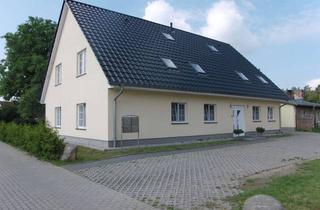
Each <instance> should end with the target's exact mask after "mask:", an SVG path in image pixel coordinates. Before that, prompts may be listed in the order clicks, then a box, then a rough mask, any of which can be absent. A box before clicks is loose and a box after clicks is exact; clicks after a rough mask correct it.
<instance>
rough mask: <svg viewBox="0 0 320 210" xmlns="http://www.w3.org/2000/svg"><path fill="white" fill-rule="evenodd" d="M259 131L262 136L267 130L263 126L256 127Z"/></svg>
mask: <svg viewBox="0 0 320 210" xmlns="http://www.w3.org/2000/svg"><path fill="white" fill-rule="evenodd" d="M256 131H257V133H258V134H259V135H260V136H262V134H263V133H264V132H265V131H266V129H264V128H263V127H257V128H256Z"/></svg>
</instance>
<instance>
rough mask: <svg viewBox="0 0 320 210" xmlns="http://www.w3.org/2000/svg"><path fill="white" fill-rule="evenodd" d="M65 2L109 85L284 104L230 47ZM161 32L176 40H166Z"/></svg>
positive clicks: (272, 87) (280, 93)
mask: <svg viewBox="0 0 320 210" xmlns="http://www.w3.org/2000/svg"><path fill="white" fill-rule="evenodd" d="M67 4H68V5H69V7H70V9H71V11H72V13H73V14H74V16H75V18H76V20H77V22H78V23H79V25H80V27H81V29H82V31H83V33H84V34H85V37H86V38H87V40H88V42H89V44H90V46H91V48H92V49H93V51H94V53H95V55H96V57H97V59H98V61H99V63H100V65H101V67H102V69H103V71H104V73H105V75H106V77H107V79H108V82H109V83H110V85H114V86H118V85H123V86H130V87H143V88H156V89H167V90H178V91H192V92H200V93H212V94H229V95H237V96H248V97H259V98H270V99H277V100H287V96H286V95H285V94H284V93H283V91H281V90H280V89H279V88H278V87H277V86H276V85H275V84H274V83H273V82H272V81H271V80H270V79H269V78H267V77H266V76H265V75H264V74H263V73H262V72H260V71H259V70H258V69H257V68H256V67H255V66H253V65H252V64H251V63H250V62H249V61H248V60H247V59H245V58H244V57H243V56H242V55H241V54H240V53H239V52H238V51H236V50H235V49H234V48H233V47H232V46H231V45H229V44H226V43H223V42H220V41H216V40H213V39H209V38H206V37H203V36H199V35H196V34H192V33H189V32H185V31H182V30H179V29H175V28H173V29H171V28H170V27H169V26H164V25H161V24H157V23H153V22H150V21H146V20H143V19H140V18H136V17H132V16H128V15H124V14H121V13H118V12H113V11H110V10H106V9H102V8H99V7H95V6H91V5H87V4H83V3H79V2H76V1H71V0H68V1H67ZM163 32H165V33H170V34H171V35H172V36H173V38H174V39H175V40H174V41H172V40H168V39H166V38H165V37H164V35H163V34H162V33H163ZM208 45H213V46H214V47H215V48H217V49H218V50H219V52H214V51H212V50H211V49H209V47H208ZM161 58H170V59H171V60H172V61H173V62H174V63H175V65H176V66H177V67H178V68H177V69H169V68H167V67H166V66H165V65H164V63H163V61H162V60H161ZM190 63H196V64H199V65H200V66H201V67H202V68H203V69H204V70H205V72H206V73H205V74H201V73H197V72H196V71H195V70H194V69H193V68H192V67H191V65H190ZM235 71H239V72H242V73H244V74H245V75H246V77H248V78H249V81H244V80H242V79H241V78H240V77H239V76H238V75H237V74H236V73H235ZM257 75H261V76H262V77H263V78H264V79H265V80H266V81H268V83H269V84H264V83H263V82H261V81H260V80H259V79H258V78H257Z"/></svg>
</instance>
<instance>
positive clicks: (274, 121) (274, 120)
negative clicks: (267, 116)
mask: <svg viewBox="0 0 320 210" xmlns="http://www.w3.org/2000/svg"><path fill="white" fill-rule="evenodd" d="M268 122H276V121H275V120H268Z"/></svg>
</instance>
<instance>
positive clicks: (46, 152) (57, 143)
mask: <svg viewBox="0 0 320 210" xmlns="http://www.w3.org/2000/svg"><path fill="white" fill-rule="evenodd" d="M0 141H3V142H5V143H8V144H10V145H13V146H15V147H18V148H20V149H22V150H25V151H27V152H29V153H30V154H32V155H34V156H36V157H37V158H39V159H44V160H58V159H59V158H60V156H61V155H62V153H63V149H64V144H63V140H62V139H61V138H59V136H58V134H57V132H56V131H55V130H53V129H51V128H49V127H48V126H46V124H45V123H38V124H35V125H20V124H15V123H3V122H2V123H1V122H0Z"/></svg>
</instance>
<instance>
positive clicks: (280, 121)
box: [279, 104, 287, 132]
mask: <svg viewBox="0 0 320 210" xmlns="http://www.w3.org/2000/svg"><path fill="white" fill-rule="evenodd" d="M285 105H287V104H280V107H279V130H280V132H281V127H282V125H281V124H282V120H281V108H282V107H284V106H285Z"/></svg>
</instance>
